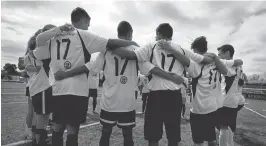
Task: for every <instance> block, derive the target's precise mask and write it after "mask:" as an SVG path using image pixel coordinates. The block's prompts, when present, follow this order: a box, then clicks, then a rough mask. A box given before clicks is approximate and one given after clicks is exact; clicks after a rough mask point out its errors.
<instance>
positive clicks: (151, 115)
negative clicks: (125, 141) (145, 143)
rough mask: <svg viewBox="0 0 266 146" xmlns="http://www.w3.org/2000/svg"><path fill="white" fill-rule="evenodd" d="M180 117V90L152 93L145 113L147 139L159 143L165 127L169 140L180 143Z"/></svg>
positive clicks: (145, 134)
mask: <svg viewBox="0 0 266 146" xmlns="http://www.w3.org/2000/svg"><path fill="white" fill-rule="evenodd" d="M180 117H181V93H180V90H175V91H171V90H159V91H151V92H150V93H149V95H148V100H147V107H146V111H145V123H144V136H145V139H146V140H149V141H159V140H160V139H161V138H162V134H163V125H164V126H165V131H166V136H167V139H168V140H171V141H176V142H180V141H181V137H180Z"/></svg>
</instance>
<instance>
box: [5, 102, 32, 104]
mask: <svg viewBox="0 0 266 146" xmlns="http://www.w3.org/2000/svg"><path fill="white" fill-rule="evenodd" d="M18 103H28V102H8V103H7V102H2V103H1V104H18Z"/></svg>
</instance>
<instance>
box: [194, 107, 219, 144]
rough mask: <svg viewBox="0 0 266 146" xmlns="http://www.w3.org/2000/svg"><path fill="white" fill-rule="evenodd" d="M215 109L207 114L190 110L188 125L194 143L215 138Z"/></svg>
mask: <svg viewBox="0 0 266 146" xmlns="http://www.w3.org/2000/svg"><path fill="white" fill-rule="evenodd" d="M215 118H216V111H214V112H211V113H208V114H194V113H192V112H190V126H191V132H192V139H193V142H194V143H203V142H204V141H214V140H216V133H215V126H216V119H215Z"/></svg>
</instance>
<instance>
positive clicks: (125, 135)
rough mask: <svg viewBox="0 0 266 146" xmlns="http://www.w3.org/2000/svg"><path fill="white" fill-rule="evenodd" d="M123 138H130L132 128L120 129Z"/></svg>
mask: <svg viewBox="0 0 266 146" xmlns="http://www.w3.org/2000/svg"><path fill="white" fill-rule="evenodd" d="M122 132H123V136H124V137H130V136H132V128H131V127H129V128H122Z"/></svg>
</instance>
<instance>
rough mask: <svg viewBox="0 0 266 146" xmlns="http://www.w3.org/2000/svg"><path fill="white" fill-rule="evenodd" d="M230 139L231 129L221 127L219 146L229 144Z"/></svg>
mask: <svg viewBox="0 0 266 146" xmlns="http://www.w3.org/2000/svg"><path fill="white" fill-rule="evenodd" d="M228 140H229V130H225V129H220V135H219V146H227V143H228Z"/></svg>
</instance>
